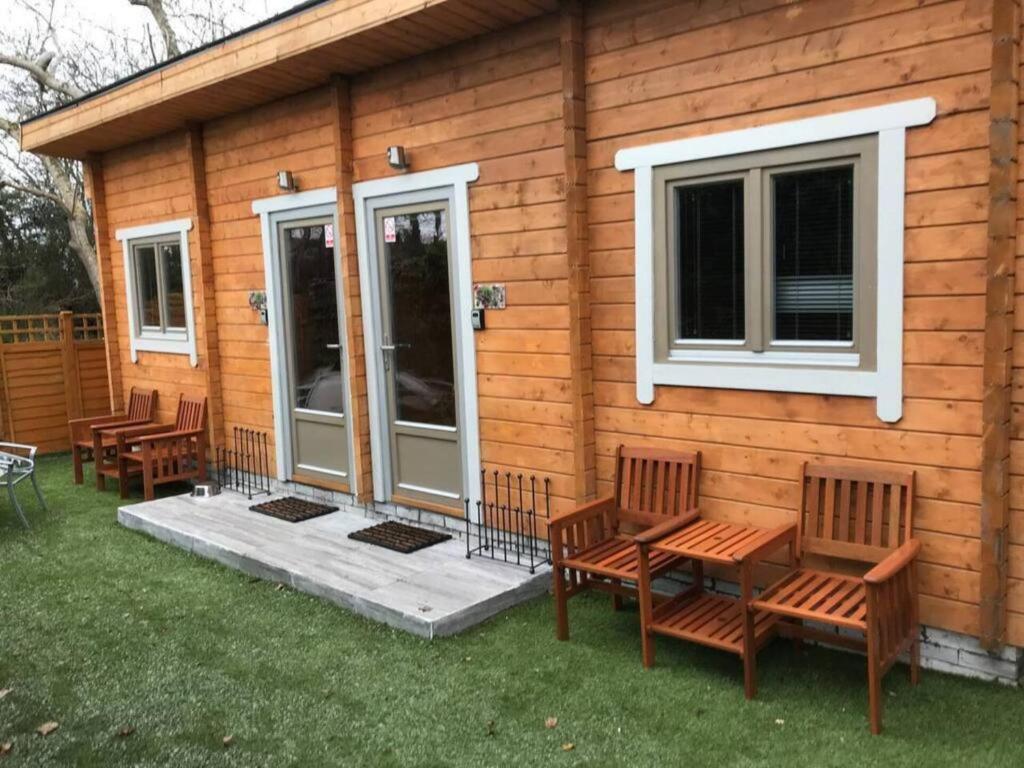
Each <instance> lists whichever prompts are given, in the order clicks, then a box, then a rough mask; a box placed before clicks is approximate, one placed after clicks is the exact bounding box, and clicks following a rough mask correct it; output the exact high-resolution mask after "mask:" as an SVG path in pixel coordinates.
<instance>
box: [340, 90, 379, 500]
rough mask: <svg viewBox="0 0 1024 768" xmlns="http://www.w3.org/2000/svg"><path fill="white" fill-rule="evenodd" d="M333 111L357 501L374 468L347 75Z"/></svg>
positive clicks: (366, 496)
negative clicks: (357, 245) (357, 247)
mask: <svg viewBox="0 0 1024 768" xmlns="http://www.w3.org/2000/svg"><path fill="white" fill-rule="evenodd" d="M330 87H331V100H332V102H333V104H332V114H333V115H334V126H333V128H334V131H333V135H334V160H335V186H336V188H337V191H338V232H337V233H336V235H335V237H336V242H337V243H338V253H339V258H340V259H341V268H340V269H339V273H340V274H341V293H342V296H343V297H344V300H345V321H346V322H345V325H346V336H347V338H346V339H345V344H344V349H345V353H346V355H347V360H348V382H347V384H348V391H349V393H350V400H351V409H350V410H351V411H352V413H350V414H349V415H348V428H349V429H350V430H351V433H352V480H353V483H352V488H351V490H352V492H353V494H355V496H356V498H357V499H358V500H359V501H363V502H366V501H370V500H371V499H372V498H373V467H372V461H371V459H370V405H369V401H368V399H367V394H366V353H365V350H364V348H363V310H362V301H361V299H360V295H359V258H358V256H357V254H356V214H355V200H354V199H353V197H352V175H353V170H352V165H353V164H352V101H351V95H350V92H349V81H348V79H346V78H344V77H342V76H340V75H336V76H335V77H333V78H332V79H331V86H330Z"/></svg>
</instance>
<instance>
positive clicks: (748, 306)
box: [654, 137, 877, 370]
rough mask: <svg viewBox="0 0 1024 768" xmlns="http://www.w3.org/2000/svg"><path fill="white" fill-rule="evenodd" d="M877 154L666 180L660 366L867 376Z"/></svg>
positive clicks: (677, 174)
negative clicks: (821, 369)
mask: <svg viewBox="0 0 1024 768" xmlns="http://www.w3.org/2000/svg"><path fill="white" fill-rule="evenodd" d="M876 144H877V141H876V139H874V138H873V137H872V138H865V139H854V140H846V141H837V142H823V143H820V144H811V145H807V146H803V147H799V148H791V149H784V150H774V151H771V152H758V153H750V154H746V155H738V156H736V157H731V158H726V159H715V160H707V161H699V162H693V163H682V164H678V165H672V166H665V167H662V168H659V169H657V171H656V172H655V174H654V178H655V194H656V195H657V196H658V200H657V202H656V207H655V213H656V215H655V232H654V236H655V238H656V263H655V265H654V269H655V285H656V286H658V288H657V289H656V291H657V295H656V297H655V300H656V304H657V309H658V311H657V316H656V323H655V336H656V341H657V352H658V357H659V358H660V359H661V360H664V361H672V360H677V359H678V360H687V361H691V362H699V361H701V360H705V361H707V362H708V363H709V364H718V363H721V362H723V361H733V362H738V361H747V362H751V363H762V362H771V361H775V360H785V361H787V362H789V363H791V364H800V363H804V364H807V365H816V366H829V365H837V366H843V367H846V368H851V367H852V368H857V369H862V370H863V369H868V370H870V369H871V368H872V367H873V366H874V324H875V316H874V302H875V290H874V280H875V272H876V269H875V263H876V243H875V234H874V232H875V224H874V217H875V209H876V202H875V200H876V195H877V191H876V182H875V177H876V174H875V171H874V169H875V165H876V162H877V161H876V159H875V158H876V154H877V148H876Z"/></svg>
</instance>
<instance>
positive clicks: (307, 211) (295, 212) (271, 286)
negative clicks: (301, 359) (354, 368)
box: [252, 187, 359, 494]
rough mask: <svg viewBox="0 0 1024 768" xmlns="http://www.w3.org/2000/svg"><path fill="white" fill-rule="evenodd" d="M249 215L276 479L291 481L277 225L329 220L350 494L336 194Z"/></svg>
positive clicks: (266, 205) (284, 200) (283, 199)
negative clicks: (264, 328)
mask: <svg viewBox="0 0 1024 768" xmlns="http://www.w3.org/2000/svg"><path fill="white" fill-rule="evenodd" d="M252 212H253V213H255V214H259V217H260V229H261V232H262V236H263V272H264V276H265V280H266V294H267V320H268V322H267V325H268V330H269V333H268V336H269V343H270V381H271V388H272V392H273V405H274V454H275V461H276V464H277V479H278V480H280V481H282V482H283V481H286V480H289V479H291V475H292V466H293V464H294V462H293V460H292V458H293V452H292V429H291V413H290V410H291V393H290V392H289V391H288V386H289V384H288V357H287V355H288V346H287V345H288V340H287V334H288V329H287V324H286V323H285V322H283V319H284V314H283V313H284V311H285V309H284V308H285V306H286V303H285V300H284V285H283V282H284V278H283V271H282V265H281V260H280V257H279V255H278V253H277V250H278V247H277V226H278V224H280V223H281V222H283V221H289V220H297V219H305V218H310V217H315V216H330V217H331V218H332V219H333V221H334V232H335V238H334V273H335V275H336V282H337V286H336V290H337V301H338V325H339V329H338V330H339V332H340V334H341V336H340V340H341V344H342V349H343V350H344V354H343V355H342V356H341V375H342V377H343V378H344V388H345V431H346V434H347V435H348V456H349V471H348V473H347V476H346V477H345V478H344V479H346V480H347V481H348V482H349V486H350V488H351V491H352V493H353V494H355V493H358V492H359V489H358V488H357V487H356V483H357V482H358V480H357V477H356V475H357V473H355V472H352V471H351V462H352V457H353V456H354V455H355V453H354V451H355V446H354V442H353V441H354V438H353V435H352V418H351V413H352V392H351V388H350V386H349V384H350V379H349V375H348V370H349V368H348V366H349V349H348V311H347V310H348V307H347V306H346V305H345V300H344V297H345V296H347V295H348V292H347V290H346V287H345V285H344V281H345V280H346V276H345V273H344V270H343V269H340V268H339V264H340V261H339V243H338V241H339V238H338V237H337V233H338V231H339V230H338V194H337V192H336V190H335V188H334V187H325V188H323V189H311V190H309V191H307V192H296V193H294V194H290V195H275V196H274V197H266V198H263V199H260V200H253V203H252Z"/></svg>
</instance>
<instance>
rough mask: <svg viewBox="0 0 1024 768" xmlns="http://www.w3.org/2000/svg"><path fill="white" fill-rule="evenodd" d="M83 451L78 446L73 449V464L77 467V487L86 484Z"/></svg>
mask: <svg viewBox="0 0 1024 768" xmlns="http://www.w3.org/2000/svg"><path fill="white" fill-rule="evenodd" d="M82 450H83V449H82V448H81V447H80V446H77V445H75V446H72V447H71V462H72V464H73V465H74V467H75V485H81V484H82V483H84V482H85V474H84V473H83V472H82Z"/></svg>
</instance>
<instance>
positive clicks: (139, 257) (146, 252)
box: [135, 245, 160, 328]
mask: <svg viewBox="0 0 1024 768" xmlns="http://www.w3.org/2000/svg"><path fill="white" fill-rule="evenodd" d="M135 278H136V281H137V282H138V292H139V295H138V303H139V319H140V320H141V321H142V325H143V326H153V327H157V328H159V327H160V291H159V288H158V286H157V275H156V249H155V248H154V247H153V246H151V245H143V246H139V247H137V248H136V249H135Z"/></svg>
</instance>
